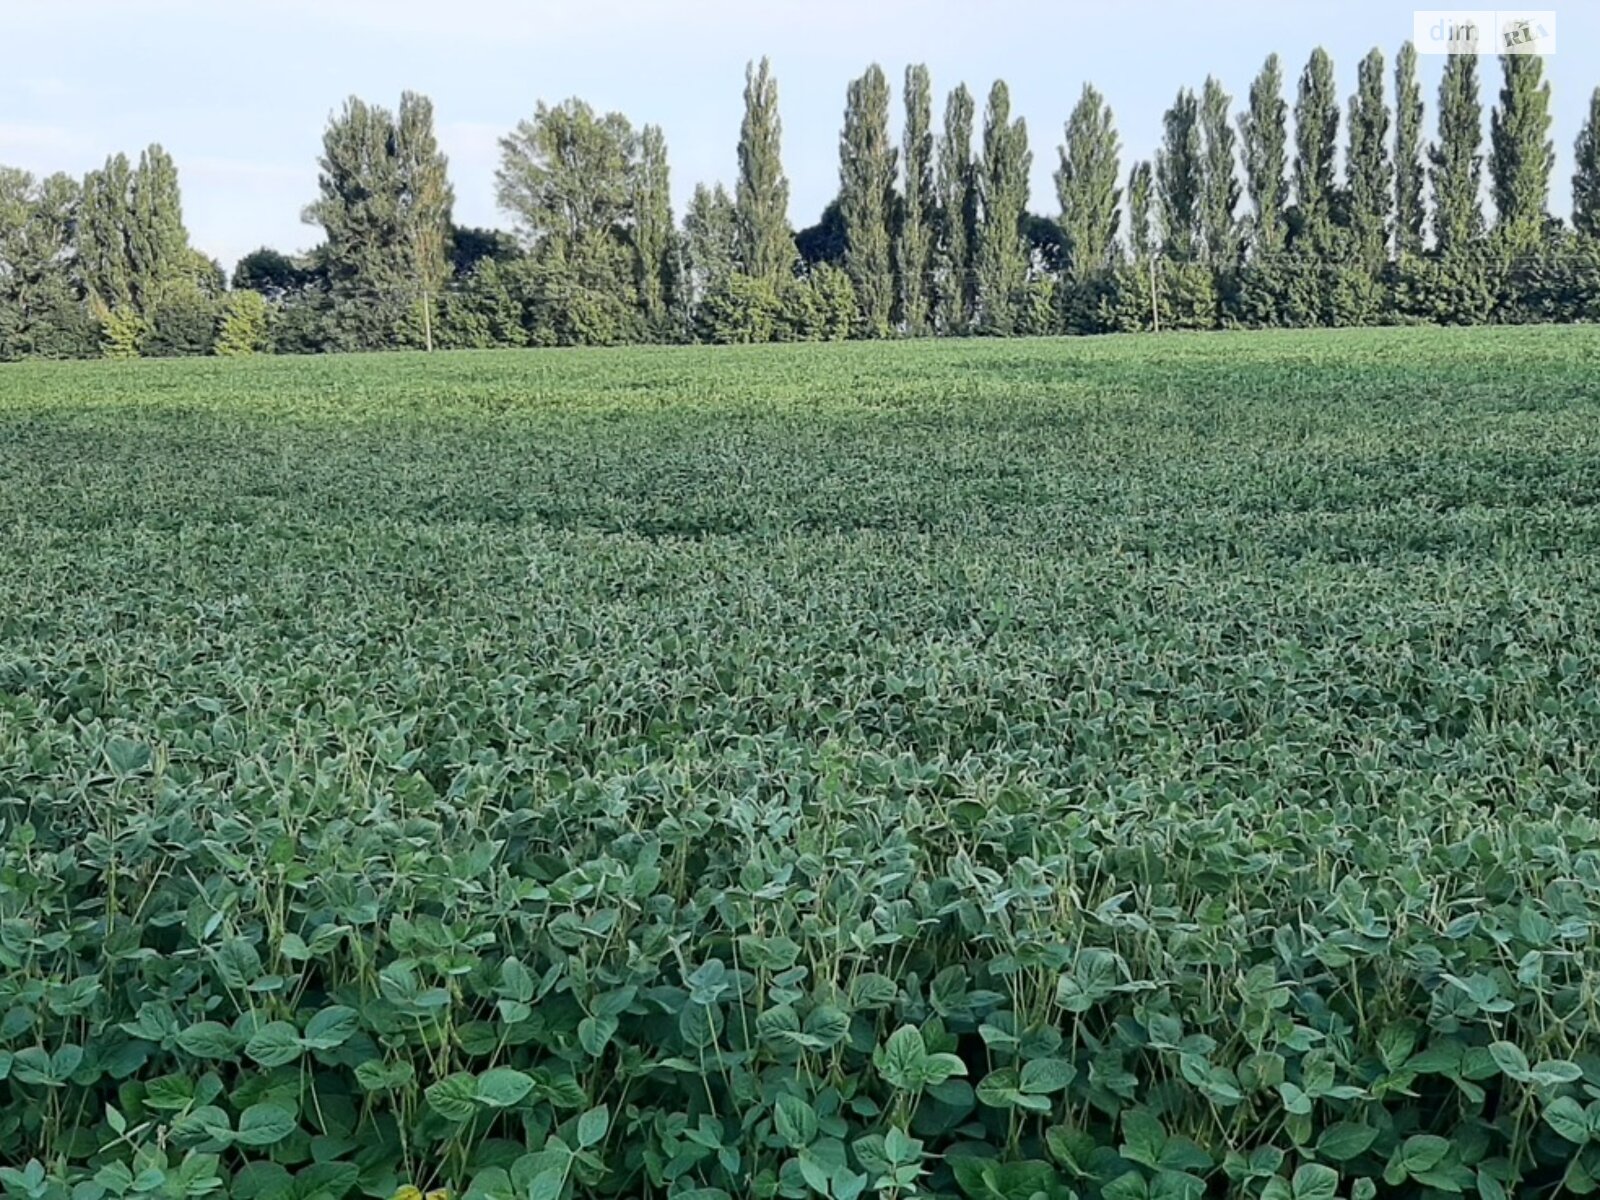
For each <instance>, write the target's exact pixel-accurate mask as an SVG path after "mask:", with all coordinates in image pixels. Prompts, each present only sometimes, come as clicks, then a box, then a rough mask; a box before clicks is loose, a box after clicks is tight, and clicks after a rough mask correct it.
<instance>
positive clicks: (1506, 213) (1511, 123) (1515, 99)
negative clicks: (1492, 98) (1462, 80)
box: [1489, 54, 1556, 233]
mask: <svg viewBox="0 0 1600 1200" xmlns="http://www.w3.org/2000/svg"><path fill="white" fill-rule="evenodd" d="M1500 70H1501V73H1502V80H1503V81H1502V83H1501V85H1500V103H1498V104H1496V105H1495V107H1494V111H1493V112H1492V113H1491V114H1490V116H1489V188H1490V191H1491V192H1492V193H1493V195H1494V207H1495V214H1496V216H1495V220H1496V222H1497V223H1498V224H1499V225H1500V226H1501V227H1502V228H1511V229H1520V230H1522V231H1523V232H1524V233H1531V232H1536V231H1537V230H1538V229H1539V228H1540V227H1541V226H1542V225H1543V223H1544V219H1545V210H1546V208H1547V207H1548V205H1549V202H1550V172H1551V171H1552V170H1553V169H1554V168H1555V165H1556V150H1555V144H1554V143H1553V142H1552V141H1551V140H1550V84H1549V83H1548V82H1546V81H1545V78H1544V57H1543V56H1542V55H1539V54H1502V55H1501V56H1500Z"/></svg>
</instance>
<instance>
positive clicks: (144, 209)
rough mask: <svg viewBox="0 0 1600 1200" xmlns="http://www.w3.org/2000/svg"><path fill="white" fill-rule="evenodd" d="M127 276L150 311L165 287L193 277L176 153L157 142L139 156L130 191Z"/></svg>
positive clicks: (135, 299) (143, 307)
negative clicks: (163, 147) (179, 189)
mask: <svg viewBox="0 0 1600 1200" xmlns="http://www.w3.org/2000/svg"><path fill="white" fill-rule="evenodd" d="M128 217H129V220H128V230H127V238H126V244H127V249H128V271H129V279H130V281H131V283H132V286H133V303H134V306H135V307H136V308H138V309H139V310H140V311H142V312H146V313H148V312H150V311H151V310H152V309H153V308H154V307H155V304H156V302H157V299H158V298H159V296H160V294H161V292H162V289H163V288H165V287H168V286H170V285H172V284H174V283H177V282H178V281H180V280H182V279H184V278H185V277H188V278H191V279H192V277H193V270H192V268H193V266H194V259H193V256H192V254H191V252H190V250H189V233H188V231H187V230H186V229H185V228H184V227H183V200H182V198H181V196H180V194H179V191H178V168H177V165H176V164H175V163H174V162H173V161H172V156H171V155H170V154H168V153H167V152H166V151H165V150H163V149H162V148H161V147H160V146H158V145H152V146H150V147H149V148H148V149H146V150H145V151H144V152H143V153H141V154H140V155H139V166H138V167H137V168H136V169H135V171H134V173H133V178H132V180H131V187H130V195H129V213H128Z"/></svg>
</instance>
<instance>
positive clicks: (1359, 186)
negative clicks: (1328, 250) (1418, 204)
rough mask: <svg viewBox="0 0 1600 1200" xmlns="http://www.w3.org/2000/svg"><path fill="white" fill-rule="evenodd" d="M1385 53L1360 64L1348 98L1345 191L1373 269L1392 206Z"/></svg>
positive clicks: (1353, 227)
mask: <svg viewBox="0 0 1600 1200" xmlns="http://www.w3.org/2000/svg"><path fill="white" fill-rule="evenodd" d="M1383 77H1384V62H1383V52H1382V51H1381V50H1377V49H1373V50H1371V51H1370V52H1368V54H1367V56H1366V57H1365V58H1363V59H1362V60H1361V66H1360V68H1359V69H1358V71H1357V75H1356V80H1357V82H1356V92H1355V95H1353V96H1351V97H1350V132H1349V145H1348V149H1347V150H1346V153H1345V164H1344V166H1345V187H1346V189H1347V190H1348V192H1349V196H1350V205H1349V219H1350V232H1351V234H1352V235H1353V236H1354V238H1355V244H1356V252H1357V253H1358V254H1359V255H1360V256H1361V261H1362V263H1363V264H1364V265H1365V266H1366V267H1367V268H1368V269H1369V270H1372V271H1376V270H1377V269H1378V268H1379V267H1380V266H1381V265H1382V264H1383V262H1384V260H1385V258H1387V256H1388V246H1389V215H1390V213H1391V212H1392V211H1393V207H1394V178H1393V175H1394V168H1393V166H1392V164H1391V163H1390V160H1389V107H1388V105H1387V104H1386V103H1385V102H1384V98H1383Z"/></svg>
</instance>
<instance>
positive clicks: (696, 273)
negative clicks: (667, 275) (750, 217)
mask: <svg viewBox="0 0 1600 1200" xmlns="http://www.w3.org/2000/svg"><path fill="white" fill-rule="evenodd" d="M683 241H684V255H685V257H686V258H687V260H688V268H689V281H688V282H689V290H690V292H691V296H690V300H691V303H692V304H696V305H698V304H699V303H700V302H701V301H703V300H704V299H705V298H706V296H707V295H708V294H709V293H710V292H712V291H713V290H714V289H716V288H718V287H720V286H721V285H722V283H723V282H724V281H725V280H726V279H727V278H728V276H729V275H731V274H733V272H734V271H735V270H737V269H738V263H739V222H738V219H737V218H736V217H735V215H734V208H733V197H731V196H729V195H728V189H727V188H725V187H723V186H722V185H721V184H720V183H719V184H717V185H716V187H714V188H711V187H707V186H706V185H705V184H703V183H697V184H695V185H694V195H693V196H692V197H691V198H690V200H689V207H688V208H687V209H686V210H685V211H684V214H683Z"/></svg>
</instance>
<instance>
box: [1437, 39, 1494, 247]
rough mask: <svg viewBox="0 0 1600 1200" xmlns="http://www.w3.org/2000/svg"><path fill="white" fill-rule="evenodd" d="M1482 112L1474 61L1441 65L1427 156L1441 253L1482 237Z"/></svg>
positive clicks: (1465, 58)
mask: <svg viewBox="0 0 1600 1200" xmlns="http://www.w3.org/2000/svg"><path fill="white" fill-rule="evenodd" d="M1482 144H1483V111H1482V109H1481V107H1480V106H1479V103H1478V60H1477V57H1476V56H1474V55H1471V54H1452V55H1450V56H1449V57H1448V58H1446V59H1445V62H1444V75H1443V77H1442V78H1441V79H1440V81H1439V137H1438V140H1437V141H1436V142H1434V144H1433V145H1432V146H1431V147H1430V148H1429V150H1428V158H1429V160H1430V162H1431V164H1432V170H1431V172H1430V181H1431V183H1432V184H1433V238H1434V243H1435V244H1436V245H1437V246H1438V248H1439V249H1440V250H1442V251H1450V250H1455V249H1458V248H1460V247H1462V246H1465V245H1467V244H1468V243H1469V242H1471V241H1472V240H1473V239H1474V238H1476V237H1478V236H1479V235H1480V234H1482V233H1483V199H1482V197H1481V195H1480V191H1481V187H1482V179H1483V155H1481V154H1480V153H1478V150H1479V147H1480V146H1481V145H1482Z"/></svg>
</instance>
